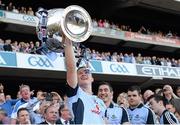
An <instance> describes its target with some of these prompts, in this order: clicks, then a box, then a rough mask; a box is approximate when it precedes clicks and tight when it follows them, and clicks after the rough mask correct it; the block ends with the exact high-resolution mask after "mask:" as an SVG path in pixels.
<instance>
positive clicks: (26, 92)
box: [21, 87, 31, 100]
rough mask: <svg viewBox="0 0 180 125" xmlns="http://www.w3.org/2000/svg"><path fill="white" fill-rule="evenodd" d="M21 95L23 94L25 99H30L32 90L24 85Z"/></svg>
mask: <svg viewBox="0 0 180 125" xmlns="http://www.w3.org/2000/svg"><path fill="white" fill-rule="evenodd" d="M21 96H22V98H23V99H25V100H28V99H30V96H31V92H30V89H29V87H23V88H22V89H21Z"/></svg>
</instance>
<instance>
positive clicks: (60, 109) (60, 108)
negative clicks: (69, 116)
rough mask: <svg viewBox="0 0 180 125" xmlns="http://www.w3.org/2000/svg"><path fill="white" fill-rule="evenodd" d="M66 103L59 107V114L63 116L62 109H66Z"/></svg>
mask: <svg viewBox="0 0 180 125" xmlns="http://www.w3.org/2000/svg"><path fill="white" fill-rule="evenodd" d="M64 107H65V104H61V105H60V107H59V116H61V111H62V110H63V109H64Z"/></svg>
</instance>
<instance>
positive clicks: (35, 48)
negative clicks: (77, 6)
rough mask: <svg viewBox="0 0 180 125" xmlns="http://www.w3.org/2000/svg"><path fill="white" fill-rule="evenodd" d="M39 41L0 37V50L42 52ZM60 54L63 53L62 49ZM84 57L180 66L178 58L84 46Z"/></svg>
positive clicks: (77, 48)
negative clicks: (102, 50)
mask: <svg viewBox="0 0 180 125" xmlns="http://www.w3.org/2000/svg"><path fill="white" fill-rule="evenodd" d="M40 44H41V42H39V41H36V42H34V41H30V42H18V41H13V42H12V41H11V40H10V39H7V40H5V41H4V40H3V39H0V51H12V52H22V53H30V54H44V53H42V52H41V51H40V50H39V47H40V46H41V45H40ZM81 51H82V49H81V48H80V47H76V52H77V57H78V56H80V55H82V53H81ZM61 55H64V53H63V51H62V53H61ZM86 58H87V59H89V60H100V61H111V62H124V63H133V64H147V65H160V66H169V67H180V59H175V58H169V57H156V56H152V57H151V56H142V55H141V53H137V55H136V56H135V55H134V53H133V52H131V53H123V52H110V51H107V52H99V51H98V50H95V49H90V48H86Z"/></svg>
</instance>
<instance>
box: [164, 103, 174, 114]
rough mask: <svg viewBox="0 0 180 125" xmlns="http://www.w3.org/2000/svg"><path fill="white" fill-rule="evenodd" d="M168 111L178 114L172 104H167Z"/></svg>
mask: <svg viewBox="0 0 180 125" xmlns="http://www.w3.org/2000/svg"><path fill="white" fill-rule="evenodd" d="M166 109H167V110H169V111H170V112H172V113H175V112H176V109H175V108H174V106H173V105H172V104H166Z"/></svg>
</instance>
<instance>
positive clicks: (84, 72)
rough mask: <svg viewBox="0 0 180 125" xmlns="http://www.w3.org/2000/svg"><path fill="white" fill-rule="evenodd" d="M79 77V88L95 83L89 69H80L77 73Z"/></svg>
mask: <svg viewBox="0 0 180 125" xmlns="http://www.w3.org/2000/svg"><path fill="white" fill-rule="evenodd" d="M77 76H78V83H79V86H83V85H86V84H91V83H92V82H93V81H94V79H93V77H92V74H91V71H90V70H89V69H87V68H81V69H79V70H78V71H77Z"/></svg>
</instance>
